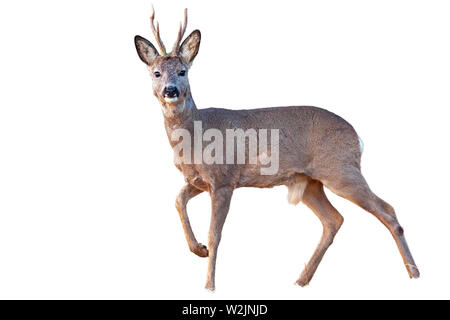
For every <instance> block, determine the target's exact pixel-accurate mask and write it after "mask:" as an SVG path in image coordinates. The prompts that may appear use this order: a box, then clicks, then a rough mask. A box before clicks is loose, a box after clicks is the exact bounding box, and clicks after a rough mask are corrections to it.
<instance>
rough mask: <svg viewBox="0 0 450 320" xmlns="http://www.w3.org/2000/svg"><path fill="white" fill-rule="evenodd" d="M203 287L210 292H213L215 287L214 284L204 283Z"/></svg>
mask: <svg viewBox="0 0 450 320" xmlns="http://www.w3.org/2000/svg"><path fill="white" fill-rule="evenodd" d="M205 289H206V290H208V291H209V292H211V293H214V292H215V291H216V287H215V286H214V285H210V284H206V286H205Z"/></svg>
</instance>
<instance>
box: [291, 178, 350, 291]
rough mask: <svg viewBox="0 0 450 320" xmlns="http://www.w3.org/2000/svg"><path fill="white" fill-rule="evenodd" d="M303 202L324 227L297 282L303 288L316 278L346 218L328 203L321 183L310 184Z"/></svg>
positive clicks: (315, 181) (313, 181)
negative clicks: (321, 262)
mask: <svg viewBox="0 0 450 320" xmlns="http://www.w3.org/2000/svg"><path fill="white" fill-rule="evenodd" d="M302 201H303V203H304V204H306V205H307V206H308V207H309V208H310V209H311V210H312V211H313V212H314V213H315V214H316V216H317V217H318V218H319V219H320V221H321V222H322V225H323V233H322V238H321V239H320V242H319V245H318V246H317V248H316V250H315V251H314V254H313V256H312V257H311V259H310V260H309V262H308V264H307V265H306V266H305V269H304V270H303V272H302V274H301V275H300V278H299V279H298V280H297V282H296V284H298V285H300V286H302V287H303V286H305V285H307V284H308V283H309V281H311V278H312V277H313V276H314V273H315V272H316V269H317V267H318V266H319V263H320V261H321V260H322V258H323V256H324V254H325V252H326V251H327V249H328V247H329V246H330V245H331V244H332V243H333V239H334V236H335V235H336V233H337V232H338V230H339V228H340V227H341V225H342V223H343V221H344V218H343V217H342V216H341V215H340V214H339V212H338V211H337V210H336V209H335V208H334V207H333V206H332V205H331V203H330V202H329V201H328V198H327V196H326V195H325V192H324V190H323V185H322V183H321V182H320V181H317V180H312V181H310V182H308V185H307V186H306V188H305V191H304V193H303V198H302Z"/></svg>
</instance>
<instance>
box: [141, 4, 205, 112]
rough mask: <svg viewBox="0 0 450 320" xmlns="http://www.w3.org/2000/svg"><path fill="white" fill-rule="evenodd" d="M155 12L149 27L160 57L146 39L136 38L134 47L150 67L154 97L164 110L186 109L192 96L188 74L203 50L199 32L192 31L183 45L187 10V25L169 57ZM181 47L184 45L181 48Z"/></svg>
mask: <svg viewBox="0 0 450 320" xmlns="http://www.w3.org/2000/svg"><path fill="white" fill-rule="evenodd" d="M154 18H155V11H154V10H153V12H152V15H151V16H150V26H151V28H152V31H153V34H154V35H155V39H156V43H157V44H158V46H159V49H160V53H159V52H158V50H156V48H155V47H154V46H153V44H152V43H151V42H150V41H148V40H147V39H145V38H143V37H141V36H136V37H135V38H134V43H135V45H136V50H137V52H138V55H139V58H141V60H142V61H143V62H144V63H145V64H146V65H147V67H148V69H149V71H150V75H151V77H152V80H153V93H154V95H155V96H156V97H157V98H158V100H159V101H160V102H161V104H162V105H163V107H164V108H168V109H173V110H172V111H171V113H173V111H175V110H176V109H180V108H184V101H185V99H186V98H187V97H188V95H189V94H190V88H189V80H188V70H189V67H190V66H191V64H192V61H193V60H194V58H195V56H196V55H197V53H198V49H199V47H200V31H199V30H195V31H193V32H192V33H191V34H190V35H189V36H188V37H187V38H186V39H185V40H184V41H183V43H181V40H182V39H183V35H184V33H185V31H186V26H187V9H185V10H184V24H180V30H179V32H178V37H177V40H176V42H175V44H174V46H173V49H172V51H171V52H170V53H167V52H166V48H165V46H164V44H163V42H162V40H161V37H160V34H159V24H158V23H156V28H155V24H154ZM180 43H181V45H180Z"/></svg>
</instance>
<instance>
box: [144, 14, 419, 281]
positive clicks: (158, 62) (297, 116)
mask: <svg viewBox="0 0 450 320" xmlns="http://www.w3.org/2000/svg"><path fill="white" fill-rule="evenodd" d="M153 18H154V15H152V26H153ZM185 19H187V17H186V16H185ZM186 22H187V20H185V24H184V27H183V29H182V28H181V27H180V33H179V35H178V39H177V43H176V45H175V46H174V49H173V51H172V53H171V54H170V55H166V54H165V48H164V46H163V45H162V42H161V40H160V38H159V28H158V27H157V28H156V30H155V28H153V30H154V33H155V36H156V39H157V42H158V44H159V46H160V48H161V52H163V55H162V56H160V55H159V54H158V52H157V50H156V49H155V48H154V47H153V45H152V44H151V43H150V42H148V41H147V40H145V39H144V38H141V37H139V36H137V37H136V38H135V43H136V48H137V50H138V54H139V56H140V58H141V60H143V61H144V62H145V63H146V64H147V65H148V68H149V70H150V72H151V73H152V74H153V75H154V81H153V91H154V94H155V96H156V97H157V98H158V100H159V101H160V104H161V107H162V110H163V114H164V119H165V127H166V132H167V135H168V137H169V142H170V144H171V145H172V147H174V148H175V147H176V146H177V144H178V143H179V141H178V139H174V138H173V134H174V132H176V131H177V130H179V129H183V130H185V131H186V132H189V133H190V137H191V139H194V136H195V132H194V123H195V122H199V123H201V124H202V129H203V130H205V131H206V130H208V129H215V130H216V131H218V132H220V133H222V134H223V136H225V135H226V132H227V130H230V129H242V130H247V129H256V130H258V129H268V130H270V129H277V130H278V132H279V143H278V144H277V148H278V150H279V168H278V170H277V171H276V173H274V174H269V175H262V174H260V169H261V166H262V165H261V163H260V162H257V163H255V164H250V163H245V164H235V163H231V164H228V163H223V164H217V163H214V164H205V163H203V162H201V163H195V161H191V162H189V163H186V162H181V163H177V164H176V165H177V168H178V169H179V170H180V171H181V172H182V173H183V175H184V176H185V180H186V185H185V186H184V187H183V189H182V190H181V192H180V194H179V195H178V197H177V201H176V207H177V210H178V212H179V214H180V218H181V222H182V225H183V229H184V233H185V236H186V239H187V242H188V245H189V248H190V250H191V251H192V252H194V253H195V254H197V255H198V256H201V257H209V268H208V277H207V283H206V287H207V288H208V289H214V287H215V282H214V279H215V263H216V257H217V248H218V245H219V242H220V239H221V234H222V227H223V224H224V222H225V218H226V215H227V213H228V209H229V204H230V200H231V197H232V194H233V190H234V189H236V188H239V187H258V188H267V187H273V186H278V185H286V186H287V187H288V188H289V201H290V202H291V203H294V204H296V203H298V202H299V201H303V203H305V204H306V205H307V206H308V207H309V208H310V209H311V210H312V211H313V212H314V213H315V214H316V215H317V217H318V218H319V219H320V220H321V222H322V224H323V230H324V231H323V235H322V238H321V240H320V243H319V245H318V246H317V249H316V251H315V252H314V254H313V256H312V258H311V260H310V261H309V263H308V264H307V266H306V267H305V269H304V270H303V273H302V274H301V276H300V278H299V279H298V281H297V283H298V284H299V285H301V286H303V285H305V284H308V283H309V281H310V280H311V278H312V276H313V275H314V272H315V271H316V269H317V266H318V265H319V263H320V261H321V259H322V257H323V255H324V254H325V251H326V250H327V248H328V247H329V246H330V244H331V243H332V242H333V238H334V236H335V235H336V233H337V231H338V230H339V228H340V226H341V224H342V222H343V218H342V216H341V215H340V214H339V212H338V211H337V210H336V209H335V208H334V207H333V206H332V205H331V203H330V202H329V201H328V199H327V197H326V195H325V193H324V189H323V186H326V187H327V188H329V189H330V190H332V191H333V192H334V193H336V194H338V195H340V196H342V197H344V198H346V199H348V200H350V201H352V202H354V203H355V204H357V205H359V206H360V207H362V208H363V209H365V210H367V211H368V212H370V213H372V214H373V215H374V216H375V217H377V218H378V219H379V220H380V221H381V222H382V223H383V224H384V225H385V226H386V227H387V228H388V229H389V231H390V232H391V234H392V236H393V237H394V239H395V241H396V243H397V246H398V248H399V250H400V253H401V255H402V258H403V261H404V263H405V266H406V268H407V271H408V273H409V275H410V277H412V278H416V277H418V276H419V271H418V269H417V267H416V266H415V263H414V260H413V258H412V255H411V253H410V251H409V249H408V246H407V244H406V240H405V238H404V235H403V229H402V228H401V227H400V225H399V223H398V220H397V218H396V215H395V212H394V209H393V208H392V207H391V206H390V205H389V204H388V203H386V202H385V201H383V200H381V199H380V198H378V197H377V196H376V195H375V194H374V193H373V192H372V191H371V190H370V188H369V186H368V185H367V182H366V181H365V179H364V177H363V176H362V174H361V170H360V160H361V153H362V148H361V144H360V139H359V137H358V135H357V133H356V132H355V130H354V129H353V127H352V126H351V125H350V124H349V123H348V122H346V121H345V120H343V119H342V118H341V117H339V116H337V115H335V114H333V113H331V112H329V111H327V110H324V109H320V108H316V107H309V106H292V107H274V108H263V109H251V110H228V109H218V108H209V109H197V107H196V106H195V103H194V101H193V98H192V94H191V92H190V87H189V83H188V81H187V76H186V73H187V70H188V68H189V67H190V65H191V63H192V60H193V59H194V58H195V56H196V55H197V52H198V48H199V44H200V32H199V31H198V30H196V31H194V32H193V33H192V34H191V35H190V36H189V37H188V38H186V40H185V41H184V42H183V44H181V46H180V42H181V39H182V36H183V33H184V31H185V27H186ZM267 141H268V143H269V146H268V148H267V150H271V146H270V142H271V140H270V139H268V140H267ZM192 143H194V141H192ZM204 144H206V143H205V142H203V145H204ZM175 150H176V152H178V150H177V149H176V148H175ZM261 156H264V155H261V154H259V155H258V157H261ZM204 191H206V192H209V194H210V196H211V200H212V214H211V225H210V230H209V238H208V247H209V251H208V249H207V248H206V247H205V246H203V245H201V244H200V243H198V242H197V240H196V238H195V236H194V233H193V231H192V229H191V226H190V223H189V218H188V215H187V212H186V204H187V202H188V201H189V200H190V199H191V198H192V197H195V196H196V195H198V194H199V193H201V192H204Z"/></svg>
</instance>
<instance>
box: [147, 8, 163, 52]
mask: <svg viewBox="0 0 450 320" xmlns="http://www.w3.org/2000/svg"><path fill="white" fill-rule="evenodd" d="M154 21H155V8H153V6H152V14H151V16H150V27H151V28H152V31H153V34H154V36H155V39H156V43H157V44H158V46H159V48H160V49H161V54H162V55H163V56H165V55H166V54H167V52H166V47H165V46H164V43H163V42H162V40H161V36H160V35H159V22H156V28H155V23H154Z"/></svg>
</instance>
